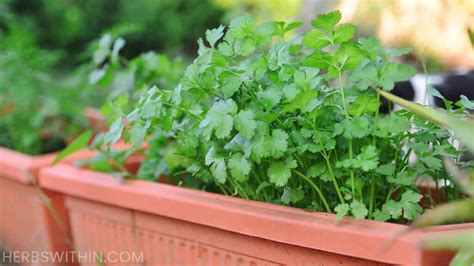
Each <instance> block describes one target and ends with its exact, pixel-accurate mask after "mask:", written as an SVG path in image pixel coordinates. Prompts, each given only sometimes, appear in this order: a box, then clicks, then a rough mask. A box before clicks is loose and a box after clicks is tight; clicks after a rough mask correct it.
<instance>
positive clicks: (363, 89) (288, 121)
mask: <svg viewBox="0 0 474 266" xmlns="http://www.w3.org/2000/svg"><path fill="white" fill-rule="evenodd" d="M340 19H341V14H340V13H339V12H338V11H334V12H331V13H328V14H324V15H318V16H316V18H315V19H314V20H313V21H312V22H311V24H312V26H313V28H312V29H311V30H310V31H309V32H307V33H305V34H304V35H303V36H296V37H293V38H291V39H288V38H287V37H286V33H287V32H288V31H291V30H294V29H295V28H298V27H299V26H301V24H302V23H300V22H293V23H289V24H287V23H285V22H270V23H263V24H256V22H255V20H254V19H253V17H252V16H251V15H248V14H246V15H243V16H240V17H237V18H235V19H234V20H232V22H231V23H230V26H229V28H228V29H225V27H223V26H220V27H218V28H216V29H213V30H208V31H207V32H206V38H205V41H204V40H202V39H199V41H198V43H199V56H198V57H197V58H196V59H195V60H194V62H193V63H192V64H191V65H190V66H189V67H188V68H187V70H186V72H185V73H184V76H183V78H182V79H181V83H180V84H179V85H178V86H176V87H175V88H174V89H168V88H158V87H152V88H151V89H149V90H148V91H146V92H145V93H144V94H143V96H142V98H141V99H140V101H139V102H138V104H137V105H136V106H135V109H134V110H133V111H132V112H131V113H130V114H128V115H127V116H123V115H122V114H121V113H118V114H117V117H116V120H115V122H114V123H113V125H112V127H111V130H110V131H109V132H108V133H107V134H105V135H104V137H103V138H102V142H99V143H106V144H111V143H114V142H115V141H117V140H118V139H119V138H120V136H121V135H122V134H124V136H125V139H126V140H128V142H130V143H132V145H133V147H134V148H132V149H131V150H130V151H128V154H131V153H132V152H133V150H134V149H136V148H137V147H139V146H140V144H141V143H142V142H144V141H145V140H146V136H147V135H151V136H150V140H151V142H152V143H159V144H157V145H158V147H161V148H159V149H155V151H159V152H155V153H151V154H149V155H148V159H150V158H151V159H154V160H155V164H154V167H155V171H148V173H154V174H155V175H157V176H155V177H154V178H155V179H156V178H157V177H158V175H160V174H163V173H165V174H168V175H172V176H178V177H182V176H183V175H184V176H192V177H194V178H196V179H197V180H199V181H201V182H203V183H201V184H207V185H206V187H205V189H211V190H212V189H213V188H216V189H217V190H218V191H220V192H221V193H223V194H226V195H233V196H238V197H242V198H245V199H250V200H258V201H265V202H272V203H276V204H284V205H290V206H295V207H299V208H304V209H308V210H315V211H325V212H328V213H336V214H337V219H340V218H341V217H342V216H344V215H352V216H354V217H356V218H369V219H376V220H382V221H394V222H403V221H406V220H413V219H414V218H415V217H417V216H418V215H419V214H420V213H421V212H422V211H423V209H422V207H421V206H420V200H421V198H422V197H423V196H422V194H421V193H420V190H419V189H418V188H417V185H416V184H417V177H420V176H431V177H432V178H433V179H435V180H448V179H450V176H449V175H448V174H447V173H446V171H445V170H444V169H443V167H442V163H441V157H442V156H447V157H451V158H453V159H456V158H457V155H458V153H457V150H456V149H455V148H454V147H453V146H452V145H451V142H450V140H451V139H452V136H451V135H450V133H449V132H448V131H447V130H445V129H442V128H440V127H439V126H437V125H436V124H434V123H431V122H429V121H427V120H424V119H422V118H419V117H415V116H414V115H413V114H412V113H410V112H408V111H403V110H402V111H397V112H394V113H391V114H389V115H381V114H379V106H380V96H379V94H378V93H377V92H376V91H375V89H382V90H385V91H390V90H392V89H393V87H394V83H395V82H396V81H400V80H406V79H408V78H410V77H411V76H412V75H414V74H415V70H414V69H413V68H411V67H409V66H407V65H404V64H400V63H396V62H394V61H393V60H392V59H393V58H396V57H398V56H401V55H403V54H405V53H408V52H409V51H410V50H409V49H401V50H397V49H385V48H383V47H382V46H381V44H380V42H379V41H378V40H377V39H376V38H375V37H371V38H367V39H359V40H357V41H356V40H354V39H353V36H354V34H355V31H356V29H355V27H354V26H353V25H351V24H338V23H339V21H340ZM124 118H126V119H128V121H129V122H130V124H129V125H128V126H124V124H123V123H122V120H123V119H124ZM157 139H159V140H160V141H159V142H155V140H157ZM160 145H161V146H160ZM411 154H416V155H417V157H418V160H417V161H416V162H415V163H410V162H409V158H410V155H411ZM148 167H150V165H148ZM142 177H143V176H142ZM149 178H150V179H153V177H149ZM185 181H186V180H184V181H183V182H184V185H185V186H186V182H185ZM446 184H449V185H447V186H446V187H445V189H444V191H443V192H442V193H446V195H448V198H449V199H451V198H455V197H458V196H459V193H458V188H457V187H455V186H454V185H453V183H452V182H451V183H449V182H446ZM440 193H441V192H440ZM428 197H430V196H429V195H428ZM433 197H434V196H433ZM433 204H435V203H433Z"/></svg>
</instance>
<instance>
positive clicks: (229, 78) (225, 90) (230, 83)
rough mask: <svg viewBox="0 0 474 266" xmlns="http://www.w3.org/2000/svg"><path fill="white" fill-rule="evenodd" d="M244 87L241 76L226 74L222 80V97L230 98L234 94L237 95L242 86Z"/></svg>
mask: <svg viewBox="0 0 474 266" xmlns="http://www.w3.org/2000/svg"><path fill="white" fill-rule="evenodd" d="M241 85H242V80H241V79H240V77H239V76H237V75H234V74H229V73H225V74H223V78H222V88H221V91H222V95H224V97H225V98H230V97H232V95H234V93H236V92H237V91H238V90H239V89H240V86H241Z"/></svg>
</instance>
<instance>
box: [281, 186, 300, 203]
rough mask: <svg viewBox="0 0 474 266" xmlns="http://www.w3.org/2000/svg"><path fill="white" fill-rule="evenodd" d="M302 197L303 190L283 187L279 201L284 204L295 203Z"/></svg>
mask: <svg viewBox="0 0 474 266" xmlns="http://www.w3.org/2000/svg"><path fill="white" fill-rule="evenodd" d="M303 198H304V192H303V191H302V190H299V189H292V188H289V187H285V189H284V190H283V194H282V195H281V201H282V202H283V203H285V204H290V203H297V202H298V201H300V200H302V199H303Z"/></svg>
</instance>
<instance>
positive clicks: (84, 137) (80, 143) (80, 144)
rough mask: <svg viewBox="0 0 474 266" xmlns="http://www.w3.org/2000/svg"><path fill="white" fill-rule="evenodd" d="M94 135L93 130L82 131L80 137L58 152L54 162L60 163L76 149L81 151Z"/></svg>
mask: <svg viewBox="0 0 474 266" xmlns="http://www.w3.org/2000/svg"><path fill="white" fill-rule="evenodd" d="M91 137H92V131H90V130H88V131H85V132H84V133H82V134H81V135H80V136H79V137H77V138H76V139H75V140H74V141H73V142H71V143H70V144H69V145H68V146H67V147H66V148H65V149H64V150H62V151H61V152H59V153H58V155H57V156H56V158H54V161H53V164H57V163H59V162H60V161H61V160H63V159H64V158H66V157H67V156H69V155H71V154H73V153H74V152H76V151H79V150H81V149H83V148H85V147H87V145H88V143H89V140H90V139H91Z"/></svg>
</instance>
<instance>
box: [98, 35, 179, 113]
mask: <svg viewBox="0 0 474 266" xmlns="http://www.w3.org/2000/svg"><path fill="white" fill-rule="evenodd" d="M125 45H126V41H125V39H123V38H121V37H117V38H113V37H112V35H110V34H104V35H103V36H102V37H101V38H100V40H98V41H96V42H94V43H93V45H91V47H92V48H94V51H93V53H92V66H93V68H92V69H91V70H90V74H89V86H91V87H93V88H94V89H95V90H103V91H105V92H107V94H108V95H109V99H110V100H112V101H114V102H115V106H111V105H110V104H106V105H105V106H104V108H103V111H104V113H105V114H109V113H110V112H112V111H113V110H112V109H114V108H119V109H121V110H122V111H123V112H128V111H130V110H129V109H130V107H132V106H133V104H134V102H136V101H137V98H139V96H140V91H141V90H143V89H147V88H149V87H150V86H151V85H156V86H159V87H160V88H165V89H168V88H174V87H175V86H176V84H177V83H178V82H179V79H180V78H181V76H182V74H183V72H184V62H183V61H182V60H181V59H179V58H176V59H170V58H169V57H167V56H166V55H163V54H157V53H155V52H152V51H150V52H146V53H143V54H141V55H139V56H137V57H135V58H132V59H131V60H127V59H126V58H124V57H122V56H121V55H120V52H121V50H122V49H123V48H124V47H125ZM109 103H110V101H109Z"/></svg>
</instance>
